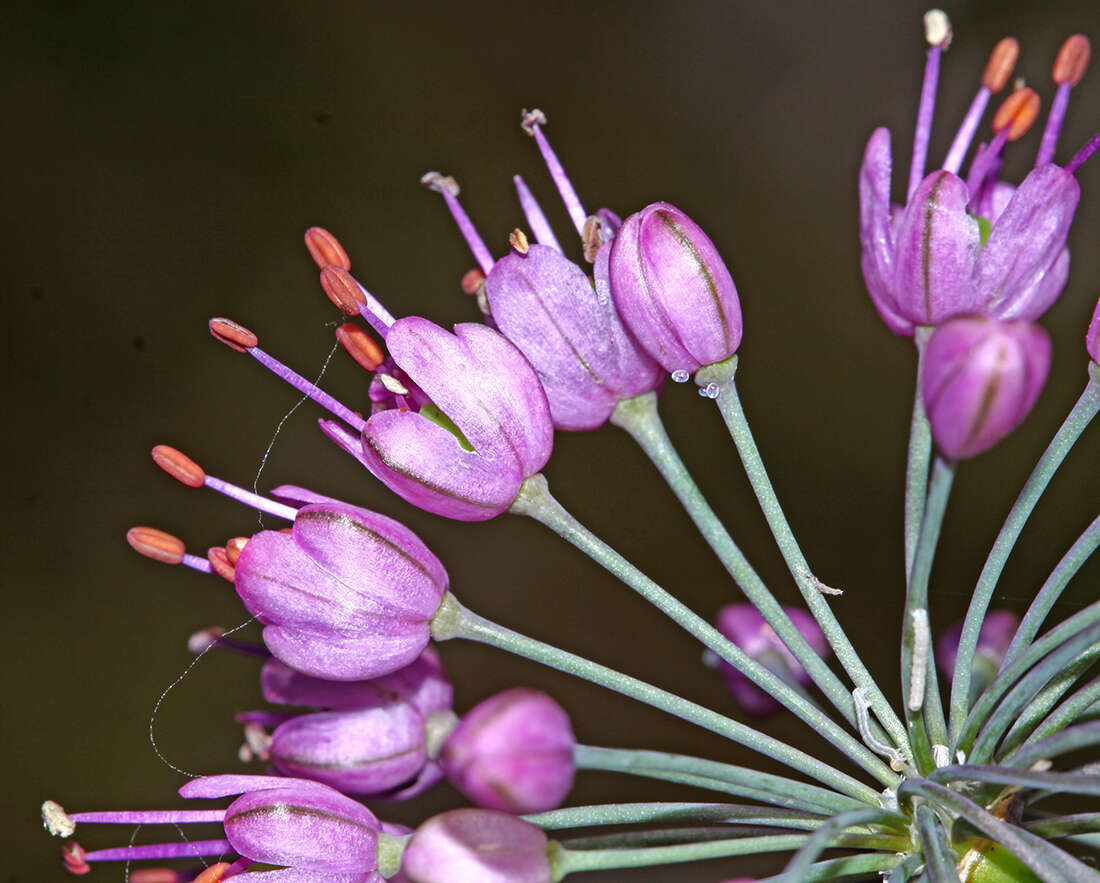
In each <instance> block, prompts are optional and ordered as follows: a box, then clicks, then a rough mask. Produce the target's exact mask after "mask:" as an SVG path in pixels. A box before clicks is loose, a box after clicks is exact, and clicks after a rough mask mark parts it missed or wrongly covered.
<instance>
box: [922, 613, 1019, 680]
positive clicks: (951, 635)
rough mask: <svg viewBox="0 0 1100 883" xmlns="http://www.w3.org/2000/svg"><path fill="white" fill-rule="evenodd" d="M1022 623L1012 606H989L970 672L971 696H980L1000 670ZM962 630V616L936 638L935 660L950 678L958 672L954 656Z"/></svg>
mask: <svg viewBox="0 0 1100 883" xmlns="http://www.w3.org/2000/svg"><path fill="white" fill-rule="evenodd" d="M1019 625H1020V618H1019V617H1018V616H1017V615H1016V614H1015V613H1013V612H1012V611H1011V610H990V611H989V612H988V613H987V614H986V615H985V619H984V620H983V621H982V627H981V630H980V631H979V632H978V645H977V647H975V649H974V662H973V665H972V669H973V670H972V671H971V676H970V691H971V699H972V700H973V699H975V698H977V695H978V694H979V693H980V692H981V691H982V690H984V689H985V687H986V685H987V684H989V682H990V681H992V680H993V677H994V675H996V674H997V670H998V669H999V668H1000V667H1001V663H1002V662H1003V661H1004V658H1005V653H1007V652H1008V648H1009V645H1010V644H1011V643H1012V638H1013V637H1014V636H1015V634H1016V629H1017V628H1018V627H1019ZM962 630H963V621H962V620H961V619H960V620H959V621H958V622H955V623H952V624H951V627H950V628H948V629H947V631H945V632H944V633H943V635H942V636H941V637H940V639H939V640H938V641H937V642H936V664H937V665H938V666H939V667H940V670H941V671H942V672H943V673H944V675H945V677H947V678H949V679H950V678H953V677H954V676H955V660H956V658H957V657H958V655H959V640H960V639H961V638H962Z"/></svg>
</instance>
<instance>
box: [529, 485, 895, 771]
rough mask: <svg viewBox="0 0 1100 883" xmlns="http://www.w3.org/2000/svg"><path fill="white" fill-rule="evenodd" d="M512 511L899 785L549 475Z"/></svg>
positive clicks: (857, 759) (860, 761)
mask: <svg viewBox="0 0 1100 883" xmlns="http://www.w3.org/2000/svg"><path fill="white" fill-rule="evenodd" d="M510 511H512V512H514V513H516V514H519V515H527V516H530V517H531V518H533V519H535V520H536V521H538V522H539V523H540V524H543V525H545V526H546V527H548V528H550V529H551V530H552V531H554V533H556V534H557V535H558V536H560V537H561V538H562V539H564V540H566V541H567V542H569V543H571V544H572V545H574V546H576V547H577V548H578V549H580V550H581V551H582V552H584V553H585V554H586V555H588V556H589V557H590V558H591V559H592V560H593V561H595V562H596V563H597V564H599V565H601V566H602V567H604V568H605V569H607V570H608V571H609V572H610V573H612V574H614V575H615V576H616V577H618V578H619V579H620V580H622V582H623V583H625V584H626V585H627V586H629V587H630V588H632V589H633V590H634V591H635V592H637V593H638V594H639V595H641V596H642V597H643V598H645V599H646V600H647V601H649V603H651V604H652V605H653V606H654V607H656V608H657V609H658V610H660V611H661V612H662V613H664V614H665V615H666V616H667V617H669V619H671V620H672V621H673V622H675V623H677V624H678V625H679V626H680V627H681V628H683V629H684V630H685V631H686V632H688V633H689V634H690V635H692V636H694V637H695V638H697V639H698V640H699V641H700V642H701V643H702V644H703V645H704V646H705V647H707V648H708V649H709V650H712V651H713V652H714V653H716V654H717V655H718V656H719V657H720V658H722V659H723V660H725V661H726V662H728V663H729V664H730V665H732V666H733V667H734V668H736V669H737V670H738V671H740V672H741V673H742V674H744V675H745V677H747V678H748V679H749V680H751V681H752V682H753V683H754V684H756V685H757V686H758V687H759V688H760V689H762V690H763V691H764V692H765V693H767V694H769V695H770V696H772V697H774V698H775V699H776V701H778V702H780V703H782V704H783V705H784V706H785V707H786V708H788V709H789V710H790V711H792V712H793V713H794V714H796V715H798V717H800V718H801V719H802V720H803V721H805V722H806V723H807V724H808V725H809V726H810V727H811V728H812V729H814V730H816V731H817V732H818V733H820V734H821V735H822V736H823V737H824V738H825V739H827V740H828V741H829V742H830V743H832V744H833V745H834V746H835V747H836V748H837V749H838V750H839V751H840V752H841V753H843V754H844V755H845V756H846V757H847V758H848V759H849V760H851V761H853V762H854V763H857V764H859V765H860V766H862V767H863V769H864V770H866V771H867V772H868V773H870V774H871V775H872V776H874V777H875V778H876V779H878V780H879V781H880V782H881V783H882V784H883V785H886V786H887V787H892V786H893V785H895V784H896V783H897V781H898V777H897V776H896V775H895V774H894V773H893V772H891V770H890V769H889V767H887V766H886V765H885V764H884V763H883V762H882V760H881V759H880V758H878V757H877V756H876V755H874V754H873V753H872V752H871V751H870V750H869V749H868V748H867V746H866V745H864V744H863V743H862V742H860V741H859V740H858V739H856V738H854V737H852V736H851V735H849V734H848V733H847V732H845V731H844V729H842V728H841V727H840V726H839V725H838V724H837V723H836V721H834V720H833V719H832V718H831V717H829V716H828V715H827V714H825V713H824V712H823V711H822V710H821V709H820V708H818V707H817V705H815V704H814V703H813V702H811V701H809V700H808V699H807V698H806V696H805V695H804V694H803V693H802V692H800V691H799V690H794V689H792V688H791V686H790V685H789V684H787V683H786V682H784V680H783V679H782V678H780V677H778V676H777V675H776V674H775V673H774V672H772V671H770V670H769V669H768V668H766V667H765V666H763V665H761V664H760V663H759V662H757V661H756V660H755V659H753V658H752V657H751V656H749V655H748V654H747V653H745V652H744V651H743V650H742V649H741V648H740V647H738V646H737V645H736V644H734V643H733V642H732V641H730V640H729V639H728V638H727V637H726V636H725V635H723V634H722V633H721V632H720V631H718V629H716V628H715V627H714V626H712V625H711V624H710V623H709V622H707V621H706V620H705V619H703V618H702V617H701V616H699V615H698V614H696V613H694V612H693V611H692V610H691V609H690V608H689V607H687V605H685V604H683V603H682V602H681V601H679V600H678V599H677V598H675V597H674V596H673V595H671V594H670V593H669V592H667V591H665V589H663V588H661V587H660V586H659V585H657V583H655V582H654V581H653V580H651V579H650V578H649V577H647V576H646V575H645V574H644V573H642V572H641V571H640V570H638V568H637V567H635V566H634V565H633V564H631V563H630V562H629V561H627V560H626V559H625V558H624V557H623V556H622V555H620V554H619V553H618V552H616V551H615V550H614V549H612V548H611V547H610V546H608V545H607V544H606V543H605V542H603V541H602V540H600V539H599V538H598V537H597V536H595V535H594V534H593V533H592V532H591V531H590V530H588V528H586V527H585V526H584V525H583V524H581V523H580V522H579V521H577V519H576V518H574V517H573V516H572V515H571V514H570V513H569V512H568V511H567V510H566V509H565V508H564V507H563V506H562V505H561V503H559V502H558V501H557V500H556V499H555V498H554V496H553V495H552V494H551V493H550V490H549V488H548V487H547V485H546V479H545V478H544V477H543V476H542V474H541V473H539V474H536V475H532V476H531V477H530V478H528V479H527V480H526V481H525V482H524V483H523V487H522V488H521V489H520V492H519V494H518V495H517V497H516V499H515V502H513V503H512V508H511V510H510Z"/></svg>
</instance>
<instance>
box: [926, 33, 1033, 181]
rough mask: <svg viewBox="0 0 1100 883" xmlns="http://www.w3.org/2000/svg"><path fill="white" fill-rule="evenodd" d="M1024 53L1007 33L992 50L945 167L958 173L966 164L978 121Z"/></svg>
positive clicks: (1014, 39)
mask: <svg viewBox="0 0 1100 883" xmlns="http://www.w3.org/2000/svg"><path fill="white" fill-rule="evenodd" d="M1019 57H1020V44H1019V43H1018V42H1017V41H1016V38H1015V37H1005V38H1004V39H1003V40H1001V41H1000V42H999V43H998V44H997V45H996V46H994V47H993V51H992V52H991V53H990V54H989V61H988V62H987V63H986V66H985V71H984V72H983V73H982V86H981V88H980V89H979V90H978V94H977V95H975V96H974V100H973V101H972V102H970V109H969V110H967V112H966V116H965V117H963V121H962V125H960V126H959V131H958V133H957V134H956V135H955V140H954V141H952V142H951V147H950V148H949V149H948V151H947V157H946V158H945V159H944V161H943V167H944V169H945V170H947V171H948V172H951V173H952V174H957V173H958V171H959V167H960V166H961V165H962V161H963V158H964V157H965V156H966V152H967V151H968V150H969V149H970V144H971V142H972V141H973V140H974V133H975V132H977V131H978V125H979V123H981V121H982V115H983V114H984V113H985V109H986V107H987V106H988V105H989V98H990V96H991V95H995V94H996V93H998V92H1000V91H1001V90H1002V89H1003V88H1004V87H1005V83H1007V82H1008V78H1009V77H1010V76H1012V70H1013V68H1015V66H1016V60H1017V59H1018V58H1019Z"/></svg>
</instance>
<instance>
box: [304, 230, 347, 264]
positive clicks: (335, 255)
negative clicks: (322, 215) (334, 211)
mask: <svg viewBox="0 0 1100 883" xmlns="http://www.w3.org/2000/svg"><path fill="white" fill-rule="evenodd" d="M305 239H306V248H308V249H309V253H310V256H311V257H312V258H313V260H314V261H315V262H316V264H317V266H318V267H327V266H328V265H329V264H333V265H334V266H337V267H340V268H341V269H342V270H350V269H351V260H350V259H349V258H348V253H347V252H346V251H344V246H342V245H341V244H340V240H339V239H337V238H336V237H335V236H333V235H332V234H331V233H329V232H328V230H326V229H325V228H324V227H310V228H309V229H308V230H306V236H305Z"/></svg>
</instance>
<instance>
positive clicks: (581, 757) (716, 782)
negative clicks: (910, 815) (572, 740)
mask: <svg viewBox="0 0 1100 883" xmlns="http://www.w3.org/2000/svg"><path fill="white" fill-rule="evenodd" d="M573 760H574V762H575V763H576V765H577V769H582V770H605V771H608V772H617V773H629V774H633V775H637V776H646V777H648V778H659V779H662V780H664V781H667V782H681V783H684V784H689V785H696V786H698V785H700V783H704V782H705V783H707V784H705V785H703V787H707V788H710V790H713V791H722V792H724V793H726V794H734V795H736V796H738V797H747V798H750V799H753V800H760V801H763V802H766V803H770V804H771V805H773V806H783V807H787V808H789V809H799V810H803V811H806V812H818V813H835V812H842V811H844V810H850V809H853V808H856V807H863V806H865V804H863V803H861V802H860V801H857V800H854V799H853V798H850V797H845V796H844V795H842V794H837V793H836V792H835V791H829V790H827V789H825V788H821V787H819V786H817V785H808V784H805V783H803V782H797V781H795V780H794V779H788V778H786V777H785V776H775V775H772V774H770V773H761V772H757V771H756V770H750V769H746V768H745V767H739V766H734V765H733V764H727V763H719V762H718V761H714V760H704V759H703V758H699V757H685V756H684V755H680V754H667V753H665V752H663V751H643V750H635V749H628V748H602V747H597V746H594V745H578V746H576V748H575V749H574V752H573ZM879 812H880V813H882V810H879Z"/></svg>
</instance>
